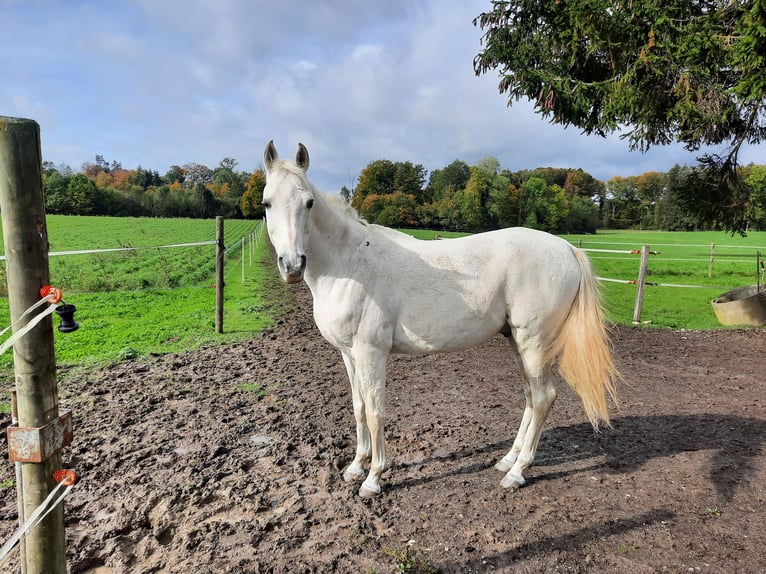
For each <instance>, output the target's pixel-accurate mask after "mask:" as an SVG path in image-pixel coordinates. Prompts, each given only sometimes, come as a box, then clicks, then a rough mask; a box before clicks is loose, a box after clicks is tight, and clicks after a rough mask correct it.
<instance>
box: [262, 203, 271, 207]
mask: <svg viewBox="0 0 766 574" xmlns="http://www.w3.org/2000/svg"><path fill="white" fill-rule="evenodd" d="M262 205H263V208H264V209H269V208H271V202H270V201H264V202H263V203H262Z"/></svg>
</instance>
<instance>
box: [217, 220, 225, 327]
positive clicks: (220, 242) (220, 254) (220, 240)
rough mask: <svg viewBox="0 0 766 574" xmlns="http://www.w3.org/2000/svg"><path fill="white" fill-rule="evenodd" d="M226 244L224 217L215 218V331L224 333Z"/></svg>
mask: <svg viewBox="0 0 766 574" xmlns="http://www.w3.org/2000/svg"><path fill="white" fill-rule="evenodd" d="M225 254H226V245H225V244H224V237H223V217H222V216H220V215H219V216H217V217H216V218H215V332H216V333H223V268H224V265H223V263H224V256H225Z"/></svg>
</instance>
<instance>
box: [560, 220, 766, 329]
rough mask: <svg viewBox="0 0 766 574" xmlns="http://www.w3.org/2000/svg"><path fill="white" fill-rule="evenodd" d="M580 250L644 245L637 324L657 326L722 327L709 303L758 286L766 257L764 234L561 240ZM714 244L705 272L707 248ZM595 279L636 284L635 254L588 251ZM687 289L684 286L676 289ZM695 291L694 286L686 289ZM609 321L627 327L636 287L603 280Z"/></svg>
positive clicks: (642, 234)
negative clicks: (644, 267) (730, 292)
mask: <svg viewBox="0 0 766 574" xmlns="http://www.w3.org/2000/svg"><path fill="white" fill-rule="evenodd" d="M564 237H565V239H568V240H569V241H570V242H572V243H573V244H574V245H581V246H582V248H583V249H586V250H589V249H612V250H631V249H635V250H638V249H641V248H642V246H644V245H647V246H649V250H650V251H657V252H659V253H658V254H657V255H651V256H650V257H649V267H648V273H647V278H646V280H647V282H648V283H658V284H659V285H658V286H651V285H649V286H647V287H646V291H645V296H644V303H643V308H642V313H641V321H648V322H650V323H649V324H651V325H653V326H656V327H672V328H682V329H713V328H721V325H720V324H719V323H718V320H717V319H716V316H715V313H714V312H713V308H712V306H711V305H710V301H711V300H712V299H714V298H715V297H717V296H718V295H721V294H723V293H724V292H726V291H728V290H730V289H733V288H735V287H742V286H745V285H754V284H755V283H757V280H758V276H757V265H756V261H757V259H756V254H757V253H758V252H759V251H760V252H762V253H763V254H764V255H766V233H764V232H757V233H750V234H748V236H747V237H740V236H738V235H735V236H732V235H730V234H728V233H724V232H712V231H710V232H684V233H681V232H661V231H599V232H598V233H597V234H595V235H567V236H564ZM713 244H715V249H714V257H713V264H712V276H711V277H709V276H708V275H709V272H710V267H711V266H710V253H711V245H713ZM588 256H589V257H590V259H591V261H592V262H593V267H594V268H595V270H596V273H597V274H598V275H599V277H602V278H607V279H622V280H628V279H632V280H635V279H637V278H638V271H639V266H640V258H641V256H640V255H629V254H619V253H606V252H599V251H588ZM681 285H684V286H686V285H688V286H689V287H681ZM691 286H694V287H691ZM601 289H602V292H603V294H604V298H605V301H606V306H607V309H608V311H609V315H610V318H611V319H612V320H613V321H615V322H616V323H620V324H631V322H632V319H633V308H634V305H635V300H636V289H637V288H636V286H635V285H627V284H620V283H614V282H610V281H602V282H601Z"/></svg>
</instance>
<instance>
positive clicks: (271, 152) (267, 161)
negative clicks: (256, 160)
mask: <svg viewBox="0 0 766 574" xmlns="http://www.w3.org/2000/svg"><path fill="white" fill-rule="evenodd" d="M278 157H279V156H278V155H277V148H275V147H274V140H270V141H269V143H268V144H266V149H265V150H263V165H265V166H266V171H271V166H272V165H274V162H275V161H276V160H277V158H278Z"/></svg>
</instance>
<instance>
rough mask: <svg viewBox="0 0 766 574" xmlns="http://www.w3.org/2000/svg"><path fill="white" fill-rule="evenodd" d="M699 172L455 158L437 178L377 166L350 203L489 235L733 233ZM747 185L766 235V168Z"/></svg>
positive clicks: (390, 217) (401, 166) (397, 219)
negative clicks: (603, 176) (515, 165)
mask: <svg viewBox="0 0 766 574" xmlns="http://www.w3.org/2000/svg"><path fill="white" fill-rule="evenodd" d="M693 174H694V169H693V168H690V167H687V166H679V165H676V166H674V167H673V168H672V169H671V170H670V171H668V172H666V173H662V172H655V171H651V172H647V173H644V174H641V175H638V176H629V177H613V178H611V179H610V180H608V181H606V182H603V181H600V180H598V179H596V178H594V177H593V176H592V175H590V174H589V173H587V172H585V171H583V170H582V169H564V168H552V167H545V168H537V169H534V170H521V171H514V172H512V171H509V170H506V169H503V168H502V167H501V166H500V164H499V162H498V161H497V160H496V159H495V158H486V159H484V160H482V161H480V162H479V163H477V164H476V165H473V166H469V165H468V164H466V163H465V162H464V161H460V160H456V161H454V162H452V163H451V164H450V165H448V166H447V167H445V168H443V169H437V170H434V171H432V172H431V174H430V176H429V177H428V179H426V170H425V169H424V168H423V166H421V165H413V164H412V163H410V162H398V163H394V162H391V161H388V160H378V161H374V162H372V163H370V164H369V165H368V166H367V167H366V168H365V169H364V170H363V171H362V173H361V175H360V176H359V180H358V182H357V185H356V188H355V189H354V190H353V192H352V191H350V190H348V189H347V188H344V189H343V190H342V191H341V194H342V195H343V196H344V197H346V199H348V200H349V201H351V204H352V205H353V206H354V207H355V208H356V209H357V211H358V212H359V213H360V215H362V217H364V218H365V219H366V220H368V221H370V222H372V223H379V224H382V225H387V226H390V227H425V228H429V229H445V230H460V231H469V232H478V231H488V230H491V229H498V228H503V227H511V226H525V227H533V228H536V229H542V230H544V231H550V232H553V233H595V232H596V230H597V229H598V228H611V229H655V230H668V231H676V230H677V231H682V230H683V231H689V230H710V229H713V230H715V229H724V230H730V228H729V227H728V222H727V221H726V220H721V221H719V220H717V219H716V218H715V215H713V217H704V216H703V215H701V214H700V209H699V205H698V203H699V201H700V197H699V195H698V194H697V193H695V192H694V190H691V191H690V187H689V185H688V180H689V178H690V177H692V176H693ZM740 176H741V179H742V181H743V182H744V183H745V185H746V186H747V187H748V206H747V208H746V213H747V224H746V228H747V229H766V166H760V165H749V166H746V167H742V168H740Z"/></svg>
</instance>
